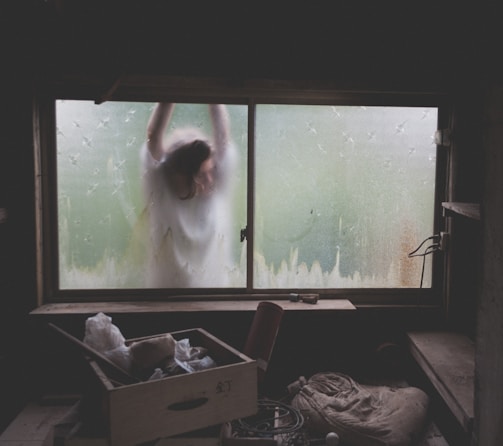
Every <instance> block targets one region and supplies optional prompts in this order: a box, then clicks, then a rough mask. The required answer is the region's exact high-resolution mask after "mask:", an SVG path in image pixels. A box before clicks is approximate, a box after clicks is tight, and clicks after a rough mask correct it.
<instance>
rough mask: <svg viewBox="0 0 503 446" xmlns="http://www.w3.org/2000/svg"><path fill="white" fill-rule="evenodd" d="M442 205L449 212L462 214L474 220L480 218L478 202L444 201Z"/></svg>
mask: <svg viewBox="0 0 503 446" xmlns="http://www.w3.org/2000/svg"><path fill="white" fill-rule="evenodd" d="M442 207H443V208H444V209H447V210H448V211H450V212H454V213H455V214H458V215H463V216H465V217H468V218H472V219H474V220H480V205H479V204H478V203H461V202H458V201H444V202H443V203H442Z"/></svg>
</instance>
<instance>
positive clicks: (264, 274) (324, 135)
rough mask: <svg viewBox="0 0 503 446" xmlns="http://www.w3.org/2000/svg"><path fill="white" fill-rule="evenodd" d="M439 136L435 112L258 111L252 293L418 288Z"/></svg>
mask: <svg viewBox="0 0 503 446" xmlns="http://www.w3.org/2000/svg"><path fill="white" fill-rule="evenodd" d="M436 129H437V109H436V108H426V109H425V108H404V107H358V106H344V107H343V106H337V107H335V106H291V105H259V106H257V111H256V203H255V251H254V268H255V270H254V277H255V284H254V285H255V287H257V288H312V287H315V288H363V287H376V288H380V287H419V286H420V281H421V270H422V261H423V259H422V257H414V258H408V253H409V252H411V251H413V250H414V249H415V248H416V247H417V246H418V245H419V243H420V242H421V241H422V240H424V239H425V238H427V237H429V236H431V235H432V231H433V214H434V191H435V164H436V145H435V144H434V133H435V130H436ZM428 286H431V262H430V260H429V258H428V259H427V262H426V268H425V273H424V280H423V287H428Z"/></svg>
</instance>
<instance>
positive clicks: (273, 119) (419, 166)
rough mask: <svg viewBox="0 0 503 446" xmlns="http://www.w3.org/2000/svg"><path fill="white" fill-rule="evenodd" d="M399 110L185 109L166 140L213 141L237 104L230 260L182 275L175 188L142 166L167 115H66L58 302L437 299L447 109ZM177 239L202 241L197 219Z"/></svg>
mask: <svg viewBox="0 0 503 446" xmlns="http://www.w3.org/2000/svg"><path fill="white" fill-rule="evenodd" d="M355 98H356V100H355ZM391 99H392V100H386V98H384V99H383V98H379V100H376V98H375V97H371V96H369V95H362V96H361V97H359V96H357V95H353V96H352V97H351V100H341V99H340V98H336V99H334V100H331V99H330V98H323V99H322V100H319V99H316V98H315V99H308V100H306V98H305V97H303V96H302V97H301V96H300V95H299V100H298V101H296V100H293V99H292V98H291V97H289V98H288V100H285V99H284V98H281V97H278V98H277V99H271V98H262V97H260V98H255V97H252V98H250V97H248V96H246V95H244V94H243V97H242V98H241V97H240V98H238V99H237V100H236V98H233V99H232V100H231V101H229V100H227V101H225V100H219V101H217V100H215V98H211V100H208V101H207V102H206V101H197V102H196V101H190V100H187V98H185V100H184V101H178V103H177V104H176V106H175V108H174V111H173V115H172V118H171V120H170V121H169V125H168V127H167V128H166V131H165V133H164V134H165V135H169V134H172V132H174V131H175V130H176V129H179V128H185V127H186V126H192V127H195V128H196V129H197V130H198V131H201V132H202V133H203V134H204V135H210V136H209V139H211V138H212V136H211V135H212V134H213V127H212V120H211V113H209V109H210V107H209V104H210V103H211V104H214V103H222V104H225V108H226V110H227V112H228V115H229V121H230V132H231V133H230V143H229V147H232V150H233V156H232V157H231V158H232V165H231V164H229V165H227V164H225V163H224V164H219V165H218V166H216V168H215V169H216V170H214V171H213V170H212V175H213V174H215V175H220V176H222V177H223V172H224V171H225V172H226V173H225V175H226V176H227V181H228V188H227V195H225V196H224V195H222V196H221V197H220V198H219V200H217V201H218V202H219V203H220V204H219V206H220V207H218V208H217V209H218V210H217V211H215V212H217V213H218V218H216V223H215V222H213V223H215V224H216V225H217V226H216V228H217V229H214V228H213V226H211V228H213V229H212V230H215V231H216V232H218V234H219V237H218V240H217V242H215V243H216V245H215V246H214V247H213V250H212V251H211V250H210V252H209V254H206V253H205V254H204V255H208V257H207V258H204V259H199V258H198V259H196V258H193V260H190V261H185V262H184V261H183V260H182V261H181V262H180V261H179V259H178V260H175V261H178V262H179V263H180V264H183V268H182V269H180V270H176V269H173V271H175V273H173V274H172V275H171V276H170V274H169V273H166V272H165V271H166V270H167V269H168V270H169V269H170V268H169V267H168V268H167V266H166V265H170V262H173V256H175V257H176V256H179V255H180V253H182V254H183V252H182V251H178V252H177V253H176V254H169V256H171V257H169V256H167V257H166V256H165V254H164V253H165V250H166V249H167V250H168V251H169V252H172V251H173V249H172V247H171V245H170V243H174V242H173V240H172V237H176V235H175V236H173V234H172V233H171V229H170V225H171V222H170V223H166V219H165V217H164V216H165V215H166V214H162V215H161V214H160V213H159V212H160V211H159V212H157V211H156V209H157V208H156V206H157V205H158V203H160V202H162V201H163V199H161V196H157V195H156V196H155V198H152V194H151V193H149V192H148V191H151V189H155V188H156V187H158V186H159V185H160V184H162V185H163V186H162V187H165V183H162V181H163V180H156V181H161V183H150V185H149V183H148V181H147V182H146V180H145V177H146V172H147V170H146V167H145V164H144V161H142V159H143V157H144V156H145V153H149V152H148V150H147V149H145V144H146V142H145V140H146V129H147V126H148V122H149V118H150V116H151V115H152V113H153V110H154V108H155V106H156V102H140V101H135V102H132V101H128V100H113V101H108V102H105V103H103V104H100V105H97V104H95V103H94V102H93V101H92V100H82V99H68V98H66V99H56V100H54V101H53V102H51V104H52V107H53V108H52V110H53V112H54V114H53V118H54V124H55V125H54V127H52V128H55V135H53V136H52V138H51V137H48V138H46V139H45V141H47V143H46V146H43V151H44V153H45V158H44V160H45V161H46V162H47V164H46V167H45V168H46V169H47V171H48V173H49V176H50V177H51V178H55V179H56V181H55V182H52V181H48V182H46V183H44V185H43V186H44V188H45V190H44V195H43V196H44V197H46V202H47V203H46V204H48V206H44V208H43V209H44V210H45V215H44V217H45V218H44V222H45V223H46V227H50V228H51V229H50V230H46V232H44V233H43V234H44V237H43V242H44V245H43V246H44V247H45V251H46V257H45V259H46V260H47V259H49V261H48V262H45V263H48V265H47V266H46V268H48V269H47V271H48V272H49V274H48V275H47V277H50V278H51V280H49V281H46V283H45V284H44V289H45V293H46V295H48V296H49V299H51V298H52V299H55V300H58V299H67V298H68V297H72V296H77V297H78V298H83V299H85V296H89V295H93V296H94V297H96V296H100V295H101V296H105V297H110V296H114V295H115V294H117V295H118V296H120V295H121V293H122V294H123V295H124V294H126V292H132V294H133V295H134V296H137V295H139V294H140V293H141V295H142V296H149V295H153V294H158V295H163V296H164V295H166V296H170V295H177V296H183V295H185V294H191V295H193V294H197V295H205V296H211V295H212V294H218V295H222V294H226V293H228V294H231V295H232V296H239V295H240V294H243V295H246V294H254V293H257V294H263V293H289V292H292V291H296V290H310V291H316V292H320V293H322V294H326V295H327V296H336V295H338V294H340V293H344V292H347V293H352V294H357V293H361V294H367V295H369V296H384V295H388V294H389V295H394V294H396V293H397V290H398V291H400V293H401V295H403V296H406V295H407V293H413V294H414V295H423V296H431V294H432V291H434V290H435V288H436V287H438V283H440V282H439V280H440V279H441V274H442V270H441V262H440V261H439V260H438V259H437V258H436V257H435V256H427V257H425V258H424V260H425V261H424V264H423V259H422V258H417V257H410V256H409V253H411V252H412V251H413V250H414V249H415V248H416V247H418V246H419V245H420V243H421V242H422V241H423V240H425V239H427V238H428V237H430V236H432V235H433V234H435V233H436V232H438V222H437V220H438V212H439V211H438V209H439V204H440V203H439V202H440V201H441V197H442V193H443V191H444V188H445V179H446V172H445V166H446V163H445V162H444V161H443V156H442V155H441V156H440V161H439V159H438V157H437V146H436V143H435V132H436V131H437V129H438V126H439V123H440V121H441V120H442V119H444V114H443V112H444V109H443V102H441V101H440V100H438V98H427V100H424V98H420V97H418V98H413V97H412V98H411V97H410V96H408V97H406V98H404V99H399V100H396V97H394V98H391ZM49 127H50V126H47V128H49ZM51 141H52V143H51ZM142 150H143V151H144V152H142ZM54 152H55V153H56V156H55V162H54V163H53V164H51V163H49V162H48V160H50V159H52V157H51V155H50V154H51V153H54ZM142 163H143V164H142ZM229 163H231V161H229ZM156 165H157V164H156ZM225 169H226V170H225ZM163 178H164V177H163ZM219 178H220V177H219ZM152 184H154V186H152ZM156 184H157V186H156ZM149 187H150V189H149ZM146 191H147V192H146ZM180 201H183V202H184V205H185V204H187V203H189V202H190V201H191V200H180ZM54 203H57V204H56V205H53V204H54ZM213 209H214V208H213ZM213 209H212V210H213ZM156 212H157V214H156ZM162 212H166V211H162ZM207 212H210V211H209V210H207ZM154 214H156V216H155V215H154ZM183 218H185V217H183ZM156 219H157V220H156ZM154 221H155V222H156V223H155V222H154ZM153 222H154V223H153ZM213 223H212V224H213ZM173 224H180V225H182V226H183V227H184V228H185V229H187V228H191V229H190V230H191V231H196V232H198V231H199V232H201V226H199V225H197V224H196V225H194V226H193V227H192V226H190V225H192V224H193V223H192V222H188V223H187V220H183V222H182V223H180V222H178V223H173ZM156 225H157V226H156ZM153 226H156V229H155V230H153V229H152V228H153ZM199 232H198V234H199ZM153 246H154V249H153ZM224 246H225V249H227V247H228V248H229V251H228V252H227V251H225V252H226V253H225V254H224ZM161 247H162V249H161ZM47 252H52V253H53V255H50V256H48V255H47ZM54 254H55V255H54ZM163 256H164V257H163ZM202 256H203V254H201V255H200V256H199V257H202ZM168 257H169V258H168ZM156 262H157V263H156ZM154 264H156V265H157V271H156V270H155V269H156V267H155V266H153V265H154ZM100 293H101V294H100Z"/></svg>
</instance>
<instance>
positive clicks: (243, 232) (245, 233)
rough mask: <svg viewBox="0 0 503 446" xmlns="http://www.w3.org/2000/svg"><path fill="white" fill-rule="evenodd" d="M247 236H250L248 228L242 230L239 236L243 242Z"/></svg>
mask: <svg viewBox="0 0 503 446" xmlns="http://www.w3.org/2000/svg"><path fill="white" fill-rule="evenodd" d="M247 236H248V226H247V227H246V228H243V229H241V232H240V236H239V238H240V240H241V242H244V241H245V239H246V237H247Z"/></svg>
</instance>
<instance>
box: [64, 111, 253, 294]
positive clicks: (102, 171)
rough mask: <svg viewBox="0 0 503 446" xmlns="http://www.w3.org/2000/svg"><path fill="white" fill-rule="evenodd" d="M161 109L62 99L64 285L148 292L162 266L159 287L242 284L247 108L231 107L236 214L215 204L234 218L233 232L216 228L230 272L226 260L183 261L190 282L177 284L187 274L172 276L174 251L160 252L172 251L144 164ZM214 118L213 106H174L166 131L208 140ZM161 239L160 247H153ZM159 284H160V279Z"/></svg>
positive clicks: (226, 216)
mask: <svg viewBox="0 0 503 446" xmlns="http://www.w3.org/2000/svg"><path fill="white" fill-rule="evenodd" d="M154 106H155V104H152V103H124V102H106V103H104V104H101V105H95V104H94V103H93V102H89V101H57V102H56V124H57V172H58V173H57V180H58V183H57V184H58V191H57V192H58V234H59V240H58V241H59V279H60V283H59V286H60V288H61V289H100V288H105V289H106V288H148V287H152V286H153V285H152V282H151V281H150V277H151V276H152V274H151V270H152V269H154V267H155V269H156V270H157V271H161V272H162V273H163V270H164V271H165V274H164V273H163V274H162V276H164V277H161V278H165V280H162V284H161V285H159V286H162V287H167V288H169V287H180V288H183V287H189V286H190V287H210V286H216V284H218V285H220V284H223V283H225V284H228V285H229V286H239V287H243V286H245V283H244V280H245V278H246V272H245V271H244V270H243V268H244V269H245V268H246V263H245V262H244V263H243V259H246V252H245V249H246V244H242V243H240V240H239V233H240V228H243V227H245V226H246V166H245V164H244V163H245V162H246V155H245V154H246V143H247V136H246V135H247V107H246V106H238V105H228V106H227V110H228V112H229V115H230V121H231V134H232V141H233V146H234V147H235V148H236V152H238V153H237V156H236V158H237V165H236V167H235V169H233V172H231V173H230V175H231V176H232V180H231V181H232V189H231V192H232V193H231V194H230V195H229V196H228V197H226V199H227V200H229V201H230V203H229V208H230V211H229V212H225V211H224V209H225V206H219V207H218V209H219V212H220V213H219V214H218V218H219V219H220V220H221V221H223V220H225V222H226V223H228V224H227V225H226V227H227V228H228V230H227V233H225V234H219V236H220V239H219V240H218V243H219V245H222V244H223V243H224V242H226V243H228V244H230V245H231V253H230V256H231V258H230V259H229V260H228V261H226V267H225V271H224V268H221V269H219V270H218V272H217V268H215V265H218V264H220V263H223V261H222V258H211V259H208V261H207V263H205V264H204V265H203V266H202V267H201V268H200V269H198V270H197V271H195V270H194V267H193V265H191V264H188V263H184V261H183V259H181V260H180V262H179V263H180V264H182V265H183V266H182V267H183V268H184V271H185V270H187V276H188V277H189V278H190V281H188V280H187V281H180V280H177V279H179V278H180V275H181V273H182V272H184V271H182V272H180V271H178V273H177V274H172V271H173V270H174V268H173V267H172V266H173V265H171V264H169V260H168V259H169V258H170V257H169V255H162V256H161V255H160V253H161V251H163V250H167V249H169V248H170V247H169V244H170V243H171V242H172V238H171V233H170V228H166V231H165V233H163V234H161V235H160V236H159V234H158V232H159V231H158V228H159V227H160V226H161V224H162V222H156V228H157V229H155V230H156V231H157V234H155V235H153V231H152V227H153V225H152V222H153V220H154V218H153V212H152V209H157V208H158V207H159V206H162V204H159V203H153V204H152V203H149V206H148V205H147V202H146V201H147V200H146V199H145V197H144V194H143V193H142V182H143V178H142V175H144V174H145V170H144V167H142V165H141V162H140V159H141V153H140V151H141V149H142V146H143V145H144V144H145V138H146V128H147V123H148V120H149V118H150V115H151V113H152V110H153V108H154ZM210 121H211V120H210V115H209V113H208V106H207V105H206V104H177V105H176V107H175V110H174V114H173V117H172V119H171V121H170V126H169V128H168V129H167V132H166V133H167V134H169V132H170V131H172V130H173V129H179V128H182V127H188V126H191V127H196V128H198V129H200V130H202V131H203V133H205V134H206V135H208V137H209V139H211V134H212V128H211V122H210ZM219 200H220V201H221V197H220V198H219ZM185 215H187V214H185ZM188 224H189V223H187V225H188ZM203 229H204V228H190V230H191V231H197V230H200V231H202V230H203ZM195 238H196V237H194V239H195ZM154 239H155V240H156V242H158V243H157V246H153V243H152V242H153V240H154ZM215 251H216V250H215ZM153 262H158V263H153ZM161 263H162V264H161ZM219 275H220V276H219ZM157 276H159V274H158V273H157ZM222 276H225V277H222ZM155 283H161V282H160V281H159V277H157V282H155Z"/></svg>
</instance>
